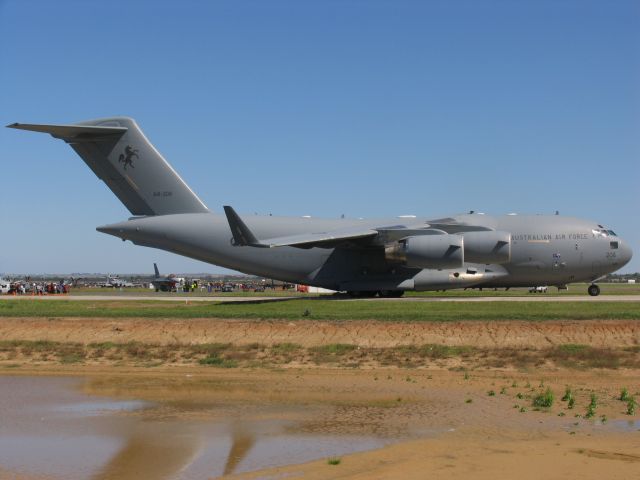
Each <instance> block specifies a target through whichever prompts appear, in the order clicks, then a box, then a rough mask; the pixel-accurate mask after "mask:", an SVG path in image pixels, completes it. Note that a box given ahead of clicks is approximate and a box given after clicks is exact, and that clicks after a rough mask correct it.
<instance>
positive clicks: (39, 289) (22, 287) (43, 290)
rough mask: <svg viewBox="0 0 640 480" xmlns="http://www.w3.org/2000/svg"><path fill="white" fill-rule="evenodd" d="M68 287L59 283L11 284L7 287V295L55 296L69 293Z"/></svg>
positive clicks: (25, 282)
mask: <svg viewBox="0 0 640 480" xmlns="http://www.w3.org/2000/svg"><path fill="white" fill-rule="evenodd" d="M69 289H70V285H68V284H66V283H64V282H63V281H62V280H61V281H60V282H57V283H56V282H28V281H24V282H13V283H11V284H10V286H9V291H8V292H7V293H8V294H9V295H45V294H47V295H55V294H65V293H69Z"/></svg>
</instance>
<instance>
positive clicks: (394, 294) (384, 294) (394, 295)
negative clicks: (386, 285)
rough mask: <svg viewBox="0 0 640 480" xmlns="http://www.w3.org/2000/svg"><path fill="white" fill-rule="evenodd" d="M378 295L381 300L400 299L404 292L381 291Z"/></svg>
mask: <svg viewBox="0 0 640 480" xmlns="http://www.w3.org/2000/svg"><path fill="white" fill-rule="evenodd" d="M379 295H380V297H382V298H400V297H401V296H402V295H404V290H381V291H380V293H379Z"/></svg>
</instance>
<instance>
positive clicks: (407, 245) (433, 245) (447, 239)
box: [384, 234, 464, 268]
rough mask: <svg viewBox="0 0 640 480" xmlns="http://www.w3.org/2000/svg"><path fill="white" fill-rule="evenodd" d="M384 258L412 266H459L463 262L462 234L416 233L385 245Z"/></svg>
mask: <svg viewBox="0 0 640 480" xmlns="http://www.w3.org/2000/svg"><path fill="white" fill-rule="evenodd" d="M384 253H385V258H386V260H387V261H389V262H392V263H401V264H403V265H406V266H407V267H412V268H459V267H462V264H463V263H464V239H463V237H462V235H449V234H444V235H418V236H413V237H409V238H405V239H403V240H400V241H399V242H394V243H392V244H391V245H387V246H386V247H385V250H384Z"/></svg>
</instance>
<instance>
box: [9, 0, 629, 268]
mask: <svg viewBox="0 0 640 480" xmlns="http://www.w3.org/2000/svg"><path fill="white" fill-rule="evenodd" d="M0 87H1V88H0V100H1V103H0V123H1V124H2V125H6V124H9V123H12V122H16V121H17V122H33V123H73V122H76V121H81V120H86V119H91V118H96V117H103V116H111V115H129V116H132V117H134V118H136V120H137V121H138V123H139V125H140V126H141V127H142V129H143V130H144V131H145V133H146V134H147V136H148V137H149V138H150V140H151V141H152V142H153V143H154V144H155V146H156V147H157V148H158V149H159V150H160V151H161V152H162V153H163V155H164V156H165V157H166V158H167V159H168V160H169V161H170V162H171V163H172V165H173V166H174V167H175V169H176V170H177V171H178V172H179V173H180V174H181V175H182V176H183V178H184V179H185V181H186V182H187V183H188V184H189V185H190V186H191V187H192V189H193V190H194V191H195V192H197V193H198V195H199V196H200V197H201V198H202V199H203V201H204V202H205V203H206V204H207V205H208V206H209V208H211V209H212V210H214V211H217V212H221V211H222V210H221V206H222V205H223V204H230V205H233V206H234V207H235V208H236V210H237V211H239V212H241V213H242V212H245V213H253V212H258V213H265V214H268V213H273V214H274V215H278V214H282V215H313V216H327V217H339V216H340V215H341V214H345V215H346V216H354V217H360V216H362V217H381V216H394V215H401V214H417V215H425V216H442V215H447V214H453V213H458V212H464V211H468V210H476V211H484V212H487V213H492V214H502V213H509V212H519V213H553V212H554V211H555V210H560V212H561V214H565V215H573V216H578V217H584V218H589V219H593V220H597V221H598V222H602V223H604V224H607V225H609V226H610V227H611V228H613V229H614V230H617V231H618V233H619V234H620V235H621V236H622V237H623V238H625V239H627V240H628V241H630V242H631V244H632V248H633V249H634V250H635V252H636V256H635V258H634V259H633V260H632V263H631V264H630V265H629V266H627V267H626V268H625V271H639V270H640V222H639V221H638V207H639V206H640V202H639V191H640V182H639V180H640V161H639V160H640V135H639V133H640V3H639V2H637V1H624V0H619V1H615V2H606V1H598V2H593V1H585V0H576V1H562V0H558V1H535V2H525V1H507V0H504V1H475V0H473V1H471V0H470V1H440V2H438V1H432V2H430V1H415V2H412V1H322V2H320V1H317V2H311V1H299V0H293V1H271V2H265V1H247V2H242V1H219V2H204V1H202V2H197V1H184V0H183V1H179V2H178V1H175V2H174V1H172V2H163V1H157V0H156V1H148V2H147V1H131V0H129V1H125V0H110V1H108V2H106V1H105V2H102V1H95V2H88V1H86V0H75V1H71V0H58V1H56V2H52V1H47V0H41V1H29V0H5V1H2V0H0ZM0 159H1V160H0V161H1V162H2V170H1V172H0V179H2V181H1V183H0V185H1V187H2V188H1V192H2V196H1V198H2V205H3V206H2V208H1V209H0V226H1V227H0V228H1V233H2V235H1V238H2V245H3V246H2V249H0V272H29V273H41V272H123V273H126V272H146V271H151V269H152V262H154V261H157V262H159V264H160V267H161V269H162V270H163V271H167V272H168V271H174V272H189V271H191V272H195V271H197V272H220V271H223V270H222V269H219V268H217V267H214V266H211V265H207V264H203V263H200V262H195V261H192V260H189V259H185V258H182V257H178V256H176V255H172V254H169V253H165V252H160V251H156V250H153V249H146V248H143V247H135V246H133V245H132V244H130V243H129V242H127V243H122V242H121V241H119V240H118V239H115V238H113V237H110V236H106V235H103V234H100V233H98V232H96V231H95V227H96V226H98V225H103V224H106V223H113V222H117V221H120V220H122V219H125V218H127V217H128V215H129V214H128V211H127V210H126V209H125V208H124V206H122V205H121V204H120V203H119V201H118V200H117V199H116V197H115V196H114V195H113V194H112V193H111V192H110V191H109V190H108V189H107V187H106V186H105V185H104V184H102V182H100V181H98V180H97V179H96V177H95V176H94V175H93V173H92V172H91V171H90V170H89V169H88V167H86V166H85V165H84V163H83V162H82V161H81V160H80V159H79V158H78V157H77V156H76V155H75V153H74V152H73V151H72V150H71V149H70V148H69V147H68V146H66V145H65V144H64V143H63V142H60V141H56V140H53V139H52V138H51V137H49V136H47V135H41V134H35V133H29V132H19V131H15V130H10V129H5V128H1V129H0Z"/></svg>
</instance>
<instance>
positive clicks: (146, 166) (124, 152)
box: [8, 117, 209, 215]
mask: <svg viewBox="0 0 640 480" xmlns="http://www.w3.org/2000/svg"><path fill="white" fill-rule="evenodd" d="M8 126H9V127H11V128H17V129H20V130H31V131H34V132H43V133H49V134H51V136H53V137H54V138H60V139H62V140H64V141H65V142H67V143H68V144H69V145H71V148H73V149H74V150H75V151H76V153H77V154H78V155H80V157H81V158H82V159H83V160H84V161H85V163H86V164H87V165H88V166H89V168H91V170H93V173H95V174H96V175H97V176H98V178H100V179H101V180H103V181H104V182H105V183H106V184H107V186H108V187H109V188H110V189H111V191H112V192H113V193H114V194H115V195H116V196H117V197H118V198H119V199H120V201H121V202H122V203H123V204H124V205H125V206H126V207H127V209H128V210H129V211H130V212H131V213H132V214H133V215H168V214H173V213H204V212H208V211H209V210H208V209H207V207H206V206H205V204H204V203H202V201H201V200H200V199H199V198H198V197H197V195H196V194H195V193H194V192H193V191H192V190H191V189H190V188H189V187H188V186H187V184H186V183H185V182H184V181H183V180H182V178H180V176H179V175H178V174H177V173H176V171H175V170H174V169H173V168H171V165H169V163H168V162H167V161H166V160H165V159H164V158H163V157H162V155H160V153H159V152H158V151H157V150H156V149H155V148H154V146H153V145H152V144H151V142H149V140H147V138H146V137H145V135H144V133H142V130H140V128H139V127H138V125H137V124H136V122H135V121H134V120H133V119H131V118H127V117H113V118H103V119H98V120H91V121H87V122H81V123H77V124H73V125H36V124H20V123H14V124H12V125H8Z"/></svg>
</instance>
